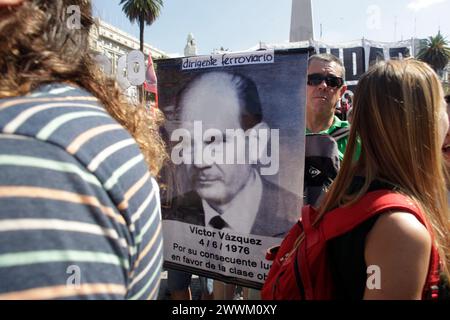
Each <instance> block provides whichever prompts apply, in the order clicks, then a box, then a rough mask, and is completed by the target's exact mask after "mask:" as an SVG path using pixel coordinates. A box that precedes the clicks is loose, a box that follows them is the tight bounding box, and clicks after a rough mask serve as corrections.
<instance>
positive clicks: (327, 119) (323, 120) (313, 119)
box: [306, 112, 334, 133]
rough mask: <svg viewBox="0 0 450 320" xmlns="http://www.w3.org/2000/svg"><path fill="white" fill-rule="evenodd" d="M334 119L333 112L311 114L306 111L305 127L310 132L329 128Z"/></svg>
mask: <svg viewBox="0 0 450 320" xmlns="http://www.w3.org/2000/svg"><path fill="white" fill-rule="evenodd" d="M333 121H334V114H333V113H329V114H312V113H309V112H307V115H306V128H307V129H308V130H309V131H311V132H312V133H318V132H321V131H324V130H327V129H329V128H330V127H331V126H332V124H333Z"/></svg>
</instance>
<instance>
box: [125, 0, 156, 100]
mask: <svg viewBox="0 0 450 320" xmlns="http://www.w3.org/2000/svg"><path fill="white" fill-rule="evenodd" d="M120 4H121V5H123V7H122V11H123V12H124V13H125V15H126V16H127V18H128V19H129V20H130V22H131V23H134V22H136V21H137V23H138V25H139V50H141V52H142V53H143V52H144V27H145V25H149V26H150V25H152V24H153V22H155V20H156V18H158V17H159V14H160V12H161V8H162V7H163V0H121V1H120ZM138 92H139V100H140V101H141V102H142V101H143V100H144V87H143V86H139V89H138Z"/></svg>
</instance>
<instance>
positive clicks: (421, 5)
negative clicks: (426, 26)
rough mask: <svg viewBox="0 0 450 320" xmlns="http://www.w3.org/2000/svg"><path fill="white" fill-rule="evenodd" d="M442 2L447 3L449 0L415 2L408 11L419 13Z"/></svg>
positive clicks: (409, 5) (417, 0)
mask: <svg viewBox="0 0 450 320" xmlns="http://www.w3.org/2000/svg"><path fill="white" fill-rule="evenodd" d="M442 2H447V0H413V1H411V2H410V3H409V4H408V9H411V10H413V11H419V10H421V9H425V8H428V7H431V6H433V5H435V4H438V3H442Z"/></svg>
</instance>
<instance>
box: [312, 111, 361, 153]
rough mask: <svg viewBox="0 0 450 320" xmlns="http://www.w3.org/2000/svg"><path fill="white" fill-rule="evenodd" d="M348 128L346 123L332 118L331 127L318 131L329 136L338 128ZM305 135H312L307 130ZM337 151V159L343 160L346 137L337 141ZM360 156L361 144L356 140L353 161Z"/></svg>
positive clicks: (348, 124)
mask: <svg viewBox="0 0 450 320" xmlns="http://www.w3.org/2000/svg"><path fill="white" fill-rule="evenodd" d="M349 126H350V123H348V121H342V120H341V119H339V118H338V117H336V116H334V121H333V124H332V125H331V127H329V128H328V129H327V130H323V131H320V132H319V133H320V134H329V135H331V134H332V133H333V132H334V131H336V130H337V129H340V128H347V127H349ZM306 134H312V132H311V131H310V130H308V129H306ZM336 142H337V145H338V150H339V159H340V160H342V159H343V158H344V153H345V148H347V143H348V135H347V136H345V137H343V138H341V139H339V140H337V141H336ZM360 154H361V143H360V142H359V140H358V144H357V145H356V154H355V159H358V158H359V155H360Z"/></svg>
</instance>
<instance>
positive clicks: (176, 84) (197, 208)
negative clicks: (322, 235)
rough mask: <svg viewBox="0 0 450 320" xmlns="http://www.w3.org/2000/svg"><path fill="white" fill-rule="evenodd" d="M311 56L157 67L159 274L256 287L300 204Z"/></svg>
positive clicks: (180, 61)
mask: <svg viewBox="0 0 450 320" xmlns="http://www.w3.org/2000/svg"><path fill="white" fill-rule="evenodd" d="M309 51H310V50H308V49H297V50H275V51H274V50H265V51H255V52H246V53H233V54H223V55H211V56H195V57H187V58H177V59H165V60H158V61H156V63H157V78H158V92H159V106H160V109H161V110H162V111H163V112H164V114H165V116H166V118H167V120H166V124H165V126H164V132H163V136H164V137H165V140H166V143H167V146H168V151H169V155H170V161H169V163H168V164H167V165H166V167H165V168H164V169H163V173H162V180H163V181H162V183H161V184H160V185H161V196H162V208H163V232H164V253H165V258H164V260H165V267H168V268H172V269H177V270H182V271H187V272H191V273H194V274H198V275H204V276H207V277H211V278H215V279H219V280H222V281H225V282H229V283H235V284H238V285H243V286H247V287H253V288H257V289H258V288H260V287H261V286H262V284H263V283H264V280H265V279H266V277H267V273H268V271H269V268H270V263H269V262H267V261H266V260H265V252H266V250H267V249H268V248H269V247H271V246H273V245H277V244H279V243H280V242H281V240H282V238H283V236H284V235H285V233H286V232H287V231H288V230H289V229H290V228H291V227H292V226H293V224H295V223H296V221H297V220H298V217H299V210H300V207H301V204H302V194H303V167H304V139H305V138H304V136H305V135H304V132H305V112H304V110H305V89H306V70H307V59H308V53H309Z"/></svg>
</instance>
